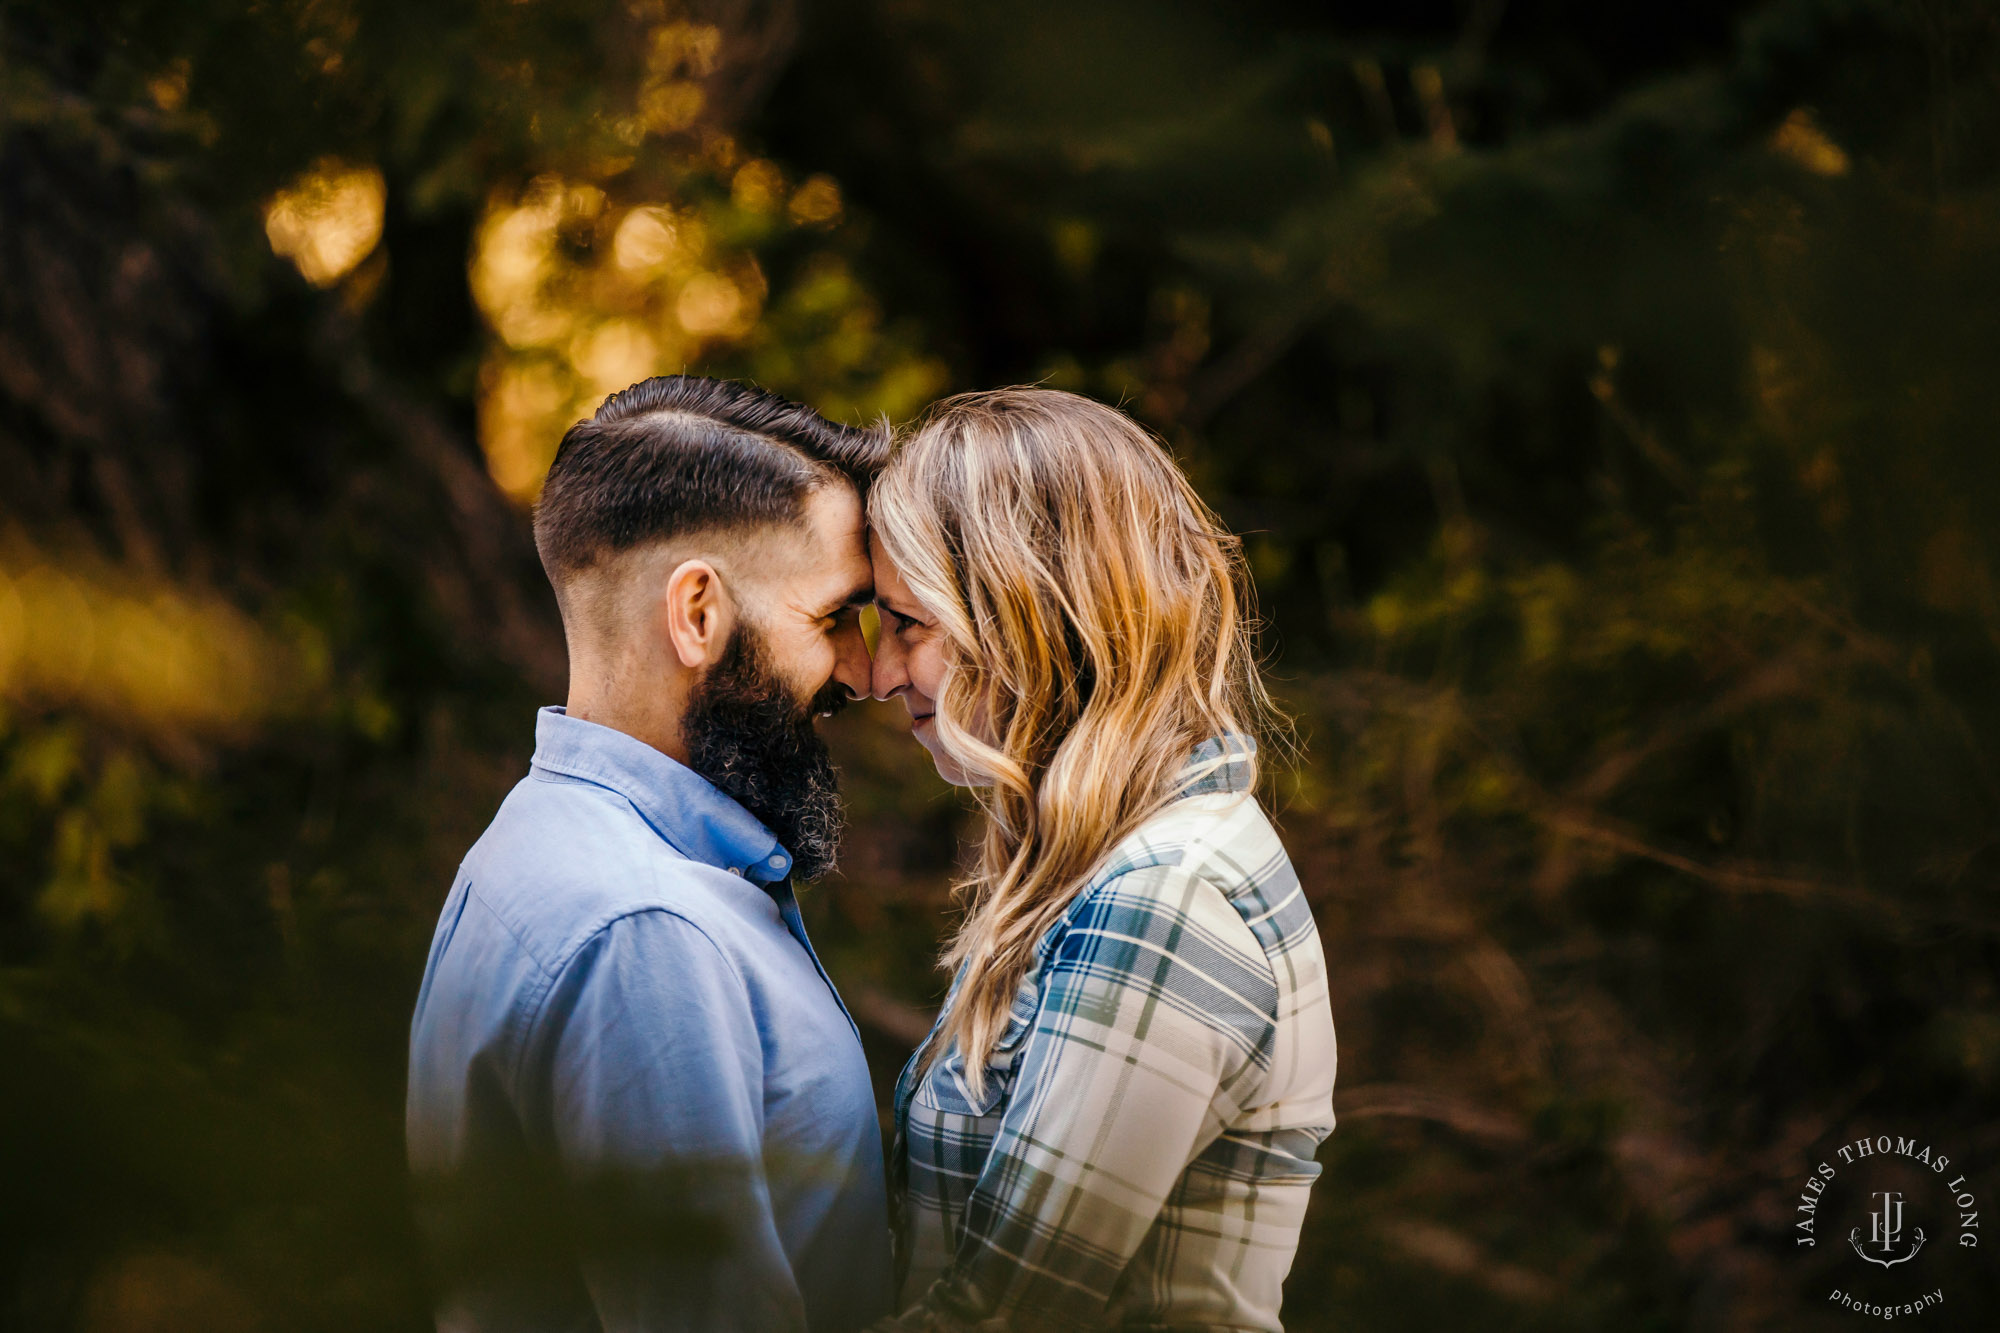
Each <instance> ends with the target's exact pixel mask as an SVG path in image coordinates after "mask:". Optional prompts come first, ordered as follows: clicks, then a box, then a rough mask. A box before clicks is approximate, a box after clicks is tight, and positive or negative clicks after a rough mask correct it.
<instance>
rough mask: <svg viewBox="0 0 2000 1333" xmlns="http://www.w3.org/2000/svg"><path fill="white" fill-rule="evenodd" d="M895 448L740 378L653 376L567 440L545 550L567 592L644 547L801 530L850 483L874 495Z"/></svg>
mask: <svg viewBox="0 0 2000 1333" xmlns="http://www.w3.org/2000/svg"><path fill="white" fill-rule="evenodd" d="M889 444H890V436H889V431H888V429H887V428H886V426H873V427H854V426H841V425H836V424H835V423H833V422H831V421H828V420H827V419H826V418H824V417H822V416H820V415H819V413H817V412H815V411H813V410H812V409H811V408H809V407H802V406H800V405H799V404H798V403H794V402H791V401H789V400H787V399H784V398H780V397H778V396H777V395H776V394H773V393H766V392H764V391H763V390H762V389H755V388H751V387H750V386H748V385H744V384H737V383H734V382H732V381H730V380H718V379H708V378H706V377H703V376H699V375H661V376H657V377H655V378H653V379H649V380H641V381H640V382H639V383H637V384H635V385H633V386H632V387H631V388H629V389H625V390H622V391H621V392H619V393H615V394H613V395H611V397H609V398H607V399H605V401H604V406H602V407H600V408H598V409H597V415H596V416H594V417H592V418H591V419H590V420H588V421H579V422H577V423H576V424H575V425H574V426H571V427H570V428H569V430H568V432H567V433H566V434H564V436H563V438H562V443H561V444H560V445H558V446H557V447H556V457H555V462H554V463H552V464H550V466H549V475H548V480H547V481H546V482H544V483H543V486H542V498H541V500H540V501H539V502H538V503H537V504H536V506H535V548H536V549H537V550H538V551H539V552H540V553H541V557H542V567H543V568H544V569H546V570H547V571H548V575H549V579H550V581H551V582H553V583H554V584H555V585H556V588H557V590H558V592H560V591H561V589H562V587H563V584H564V583H565V582H566V581H567V579H568V578H569V576H570V575H573V574H576V573H579V572H581V571H583V570H586V569H589V568H590V567H591V566H592V565H595V564H596V563H597V562H598V561H600V560H602V559H604V558H605V557H607V556H612V555H617V554H619V553H621V552H624V551H629V550H631V549H632V548H633V547H635V546H640V545H645V544H649V543H653V542H663V541H672V540H674V539H676V538H680V537H687V536H691V535H693V534H696V533H703V532H722V531H730V530H741V529H747V528H755V527H762V526H767V525H772V524H792V523H798V522H800V521H802V519H803V516H804V509H805V502H806V499H807V497H808V496H810V495H811V494H812V493H813V492H814V491H816V490H819V489H820V488H821V487H823V486H826V485H829V484H832V483H835V482H839V481H845V482H847V483H848V484H849V485H851V486H853V487H854V489H855V490H856V491H857V492H858V493H859V494H860V495H861V496H862V497H863V498H864V499H865V498H866V496H867V493H868V485H869V483H870V482H871V481H872V480H873V479H874V477H875V474H876V473H878V472H880V471H881V470H882V466H883V464H884V463H885V462H887V461H888V457H889Z"/></svg>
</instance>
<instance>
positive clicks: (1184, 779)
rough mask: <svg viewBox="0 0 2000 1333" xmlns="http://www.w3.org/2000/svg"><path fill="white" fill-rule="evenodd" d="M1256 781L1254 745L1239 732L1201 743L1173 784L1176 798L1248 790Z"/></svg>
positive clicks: (1254, 743) (1255, 748) (1189, 756)
mask: <svg viewBox="0 0 2000 1333" xmlns="http://www.w3.org/2000/svg"><path fill="white" fill-rule="evenodd" d="M1256 779H1257V742H1256V741H1254V740H1252V739H1251V738H1250V737H1248V736H1245V735H1243V734H1242V733H1240V732H1234V731H1232V732H1229V733H1227V734H1225V735H1221V736H1215V737H1212V738H1210V739H1208V740H1205V741H1203V742H1202V743H1201V744H1200V745H1197V746H1195V747H1194V751H1193V753H1191V754H1189V755H1188V761H1187V763H1186V764H1185V765H1183V766H1182V768H1181V771H1180V775H1179V776H1178V777H1177V778H1176V779H1175V781H1174V795H1175V796H1177V797H1178V796H1213V795H1217V794H1219V793H1225V792H1242V791H1249V790H1250V788H1251V787H1252V786H1253V785H1254V784H1255V782H1256Z"/></svg>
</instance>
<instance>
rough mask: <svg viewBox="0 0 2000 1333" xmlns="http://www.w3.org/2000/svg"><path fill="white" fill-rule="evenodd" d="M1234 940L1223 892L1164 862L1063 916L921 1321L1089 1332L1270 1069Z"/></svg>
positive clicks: (1265, 1015) (1267, 997) (1254, 989)
mask: <svg viewBox="0 0 2000 1333" xmlns="http://www.w3.org/2000/svg"><path fill="white" fill-rule="evenodd" d="M1242 935H1243V925H1242V919H1241V917H1239V916H1238V915H1237V914H1236V911H1235V909H1234V908H1233V907H1232V906H1231V905H1230V904H1229V902H1228V900H1227V899H1226V898H1224V897H1223V895H1222V893H1221V892H1220V891H1219V890H1218V889H1216V888H1215V887H1214V886H1213V885H1210V884H1208V883H1206V882H1204V881H1202V880H1201V879H1199V878H1198V877H1196V876H1194V875H1193V874H1191V873H1189V872H1187V871H1185V870H1183V869H1181V868H1180V867H1178V866H1164V865H1163V866H1152V867H1146V868H1144V869H1139V870H1134V871H1129V872H1127V873H1125V874H1123V875H1120V876H1118V877H1117V878H1115V879H1113V880H1111V881H1109V882H1108V883H1107V884H1105V885H1103V886H1100V887H1099V888H1097V889H1096V890H1094V891H1092V893H1091V895H1090V897H1089V898H1088V899H1086V900H1085V902H1083V903H1082V904H1080V905H1079V908H1078V910H1076V911H1075V912H1073V914H1072V916H1071V918H1070V924H1069V926H1068V928H1067V930H1065V931H1064V932H1063V934H1062V936H1061V938H1060V939H1059V940H1058V941H1057V942H1056V943H1055V944H1054V945H1053V947H1052V949H1051V954H1050V957H1049V958H1048V959H1047V961H1046V962H1045V965H1044V966H1045V970H1044V973H1043V979H1042V995H1041V1006H1040V1009H1039V1011H1038V1012H1037V1014H1036V1016H1035V1020H1034V1024H1033V1026H1032V1028H1031V1029H1030V1031H1029V1032H1028V1034H1027V1035H1026V1037H1025V1038H1024V1040H1023V1044H1022V1048H1021V1055H1020V1057H1019V1063H1018V1065H1017V1066H1016V1073H1015V1081H1014V1084H1013V1086H1012V1088H1011V1089H1010V1090H1009V1093H1008V1097H1007V1103H1006V1107H1005V1109H1004V1112H1003V1114H1002V1120H1001V1125H1000V1128H999V1132H998V1134H997V1136H996V1137H995V1139H994V1144H993V1151H992V1154H991V1155H990V1156H989V1157H988V1159H987V1161H986V1164H985V1167H984V1169H983V1170H982V1171H981V1174H980V1177H979V1181H978V1184H977V1185H976V1186H975V1187H974V1189H973V1191H972V1194H971V1196H970V1197H969V1199H968V1200H967V1204H966V1211H965V1221H964V1237H963V1241H962V1243H961V1244H960V1246H959V1249H958V1251H957V1253H956V1254H955V1256H954V1259H953V1263H952V1267H951V1269H950V1271H949V1272H948V1273H947V1274H946V1275H945V1277H944V1278H943V1279H942V1280H940V1281H939V1282H938V1283H937V1284H935V1285H934V1286H933V1287H932V1289H931V1291H930V1293H928V1294H927V1295H926V1297H925V1298H924V1307H925V1310H924V1311H923V1312H919V1319H920V1320H921V1321H923V1322H929V1323H934V1324H938V1325H942V1326H947V1327H949V1326H952V1325H954V1324H959V1325H963V1324H974V1323H978V1322H980V1321H982V1320H992V1319H1001V1320H1004V1321H1005V1322H1006V1326H1007V1327H1008V1328H1010V1329H1030V1328H1073V1327H1082V1326H1088V1325H1094V1324H1096V1323H1098V1322H1101V1320H1102V1318H1103V1315H1104V1311H1105V1307H1106V1305H1107V1304H1108V1303H1109V1301H1110V1300H1111V1298H1112V1296H1113V1294H1114V1288H1115V1286H1116V1284H1117V1283H1118V1280H1119V1278H1120V1276H1121V1275H1122V1274H1123V1273H1124V1271H1125V1269H1126V1267H1127V1265H1128V1264H1129V1263H1130V1262H1131V1260H1132V1258H1133V1256H1134V1255H1135V1253H1137V1251H1138V1250H1139V1248H1140V1246H1141V1244H1142V1243H1143V1242H1144V1241H1145V1239H1146V1237H1147V1234H1148V1232H1150V1231H1151V1230H1152V1228H1153V1226H1154V1224H1155V1222H1156V1221H1157V1220H1158V1219H1159V1218H1160V1216H1161V1212H1162V1207H1163V1205H1164V1204H1165V1203H1166V1201H1167V1199H1168V1196H1169V1195H1170V1194H1171V1193H1172V1191H1173V1190H1174V1188H1175V1187H1176V1185H1177V1184H1178V1182H1179V1180H1180V1178H1181V1175H1182V1173H1183V1172H1184V1171H1185V1170H1186V1169H1187V1167H1188V1165H1189V1163H1190V1162H1192V1161H1193V1160H1194V1158H1195V1157H1196V1156H1197V1155H1198V1154H1200V1153H1201V1152H1202V1150H1203V1149H1205V1148H1206V1147H1207V1146H1208V1145H1209V1144H1210V1143H1212V1142H1213V1141H1214V1140H1215V1138H1216V1136H1217V1135H1218V1134H1219V1133H1220V1132H1221V1130H1222V1128H1223V1126H1224V1124H1225V1116H1227V1115H1228V1114H1231V1113H1232V1112H1233V1109H1234V1108H1233V1105H1232V1095H1233V1093H1234V1092H1235V1091H1236V1090H1238V1089H1239V1088H1240V1087H1241V1085H1242V1082H1243V1079H1244V1078H1245V1076H1246V1075H1247V1074H1248V1073H1249V1072H1251V1071H1252V1070H1254V1069H1258V1068H1263V1067H1265V1066H1266V1065H1267V1064H1268V1061H1269V1054H1270V1050H1271V1043H1272V1040H1273V1036H1274V1033H1275V1031H1276V1017H1275V1015H1276V1008H1277V987H1276V983H1275V982H1274V981H1273V979H1272V976H1271V971H1270V967H1269V964H1268V963H1267V962H1266V961H1265V958H1264V956H1263V952H1262V950H1261V949H1250V950H1249V951H1247V952H1246V948H1245V945H1244V943H1243V939H1242ZM1219 1107H1220V1108H1222V1109H1221V1110H1220V1111H1219V1110H1218V1108H1219ZM926 1315H929V1316H933V1318H930V1319H925V1316H926ZM936 1316H942V1317H936Z"/></svg>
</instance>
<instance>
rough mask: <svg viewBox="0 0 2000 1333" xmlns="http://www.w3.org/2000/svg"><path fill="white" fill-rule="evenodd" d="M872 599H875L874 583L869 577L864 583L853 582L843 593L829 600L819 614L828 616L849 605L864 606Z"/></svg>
mask: <svg viewBox="0 0 2000 1333" xmlns="http://www.w3.org/2000/svg"><path fill="white" fill-rule="evenodd" d="M874 600H875V583H874V580H873V579H870V580H869V581H868V582H866V583H857V584H855V585H854V586H853V587H852V588H850V589H848V590H847V592H846V594H845V595H843V596H841V597H837V598H835V599H834V600H833V601H831V602H829V603H828V604H827V608H826V610H824V611H822V612H820V614H821V615H823V616H830V615H832V614H833V613H834V612H835V611H844V610H846V609H847V608H848V607H850V606H857V607H859V606H866V605H868V604H869V603H870V602H872V601H874Z"/></svg>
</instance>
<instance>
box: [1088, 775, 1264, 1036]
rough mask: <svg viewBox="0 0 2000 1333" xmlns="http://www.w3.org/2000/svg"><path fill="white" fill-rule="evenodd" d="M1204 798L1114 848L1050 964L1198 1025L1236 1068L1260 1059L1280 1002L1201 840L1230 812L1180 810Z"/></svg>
mask: <svg viewBox="0 0 2000 1333" xmlns="http://www.w3.org/2000/svg"><path fill="white" fill-rule="evenodd" d="M1209 799H1210V798H1206V797H1201V798H1195V799H1194V800H1185V801H1180V802H1177V803H1176V808H1175V811H1174V813H1173V814H1172V815H1171V816H1170V817H1168V818H1156V819H1154V820H1152V821H1150V822H1149V823H1148V824H1146V825H1145V826H1144V827H1142V828H1141V829H1139V830H1138V831H1137V832H1136V833H1134V834H1133V835H1132V836H1131V837H1129V838H1127V839H1126V840H1125V841H1124V842H1123V843H1121V844H1120V845H1119V847H1118V849H1117V850H1116V852H1115V853H1114V854H1113V856H1112V858H1111V859H1110V861H1109V862H1107V863H1106V865H1105V866H1104V868H1103V869H1102V870H1101V871H1100V872H1099V873H1098V874H1097V875H1096V876H1095V877H1094V878H1093V880H1092V882H1091V885H1090V886H1089V888H1088V889H1086V890H1085V892H1084V893H1082V894H1081V895H1079V897H1078V899H1077V902H1076V903H1075V905H1074V906H1073V907H1072V908H1071V910H1070V912H1069V913H1068V915H1067V917H1066V919H1065V921H1064V922H1063V924H1062V928H1061V931H1060V934H1059V937H1058V939H1057V941H1056V944H1055V955H1056V956H1055V958H1054V960H1053V961H1054V963H1055V965H1056V967H1057V969H1058V970H1059V971H1060V972H1063V973H1067V974H1069V975H1070V976H1072V977H1081V978H1084V979H1086V980H1088V981H1089V982H1090V983H1091V984H1092V985H1093V987H1096V988H1105V987H1118V988H1122V989H1124V990H1126V991H1128V992H1140V993H1142V994H1143V996H1144V998H1145V1000H1146V1001H1147V1004H1146V1006H1144V1007H1145V1008H1146V1009H1148V1010H1151V1009H1153V1008H1155V1007H1156V1006H1157V1007H1159V1008H1163V1009H1165V1010H1167V1011H1172V1012H1175V1013H1178V1014H1179V1015H1180V1016H1181V1018H1182V1020H1183V1021H1184V1022H1187V1023H1190V1024H1193V1025H1197V1026H1199V1027H1202V1028H1206V1029H1207V1030H1209V1031H1210V1032H1211V1033H1212V1034H1213V1036H1214V1037H1216V1038H1219V1039H1221V1041H1222V1043H1223V1044H1224V1045H1226V1046H1227V1047H1229V1048H1232V1049H1233V1050H1234V1051H1235V1057H1234V1058H1225V1059H1224V1064H1225V1065H1235V1066H1236V1067H1237V1068H1239V1069H1241V1068H1244V1067H1246V1066H1249V1067H1254V1066H1259V1065H1262V1064H1264V1063H1265V1062H1266V1061H1267V1060H1268V1058H1269V1051H1270V1047H1271V1042H1272V1038H1273V1031H1274V1029H1275V1026H1276V1024H1277V1022H1278V1020H1279V1015H1280V1013H1281V1011H1282V1008H1283V1006H1282V1003H1281V998H1280V995H1279V987H1278V980H1277V976H1276V974H1275V973H1274V971H1273V969H1272V966H1271V962H1270V960H1269V959H1268V958H1267V957H1266V951H1265V949H1264V948H1263V946H1262V945H1261V944H1260V942H1259V941H1258V938H1257V934H1256V931H1255V930H1254V929H1253V928H1252V927H1251V926H1250V924H1249V922H1248V921H1247V920H1246V916H1245V913H1244V911H1243V909H1242V907H1241V906H1240V905H1239V903H1238V901H1237V899H1236V898H1234V897H1232V894H1231V886H1229V885H1227V884H1226V882H1225V881H1226V879H1227V874H1226V872H1222V871H1221V866H1220V863H1218V862H1216V861H1215V859H1214V858H1213V856H1212V855H1211V854H1210V851H1209V846H1208V841H1207V839H1205V838H1204V837H1203V836H1202V835H1203V833H1204V831H1205V826H1207V825H1209V824H1211V823H1212V822H1214V820H1215V819H1217V818H1218V817H1220V818H1225V819H1226V818H1228V817H1229V816H1228V815H1227V814H1226V813H1225V812H1222V811H1220V810H1216V811H1208V812H1204V811H1198V810H1188V809H1185V808H1184V807H1187V806H1190V805H1193V804H1196V803H1197V802H1207V801H1208V800H1209ZM1231 803H1232V804H1235V803H1240V802H1236V801H1234V800H1232V801H1231ZM1218 872H1221V873H1218ZM1121 1007H1129V1006H1121Z"/></svg>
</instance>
